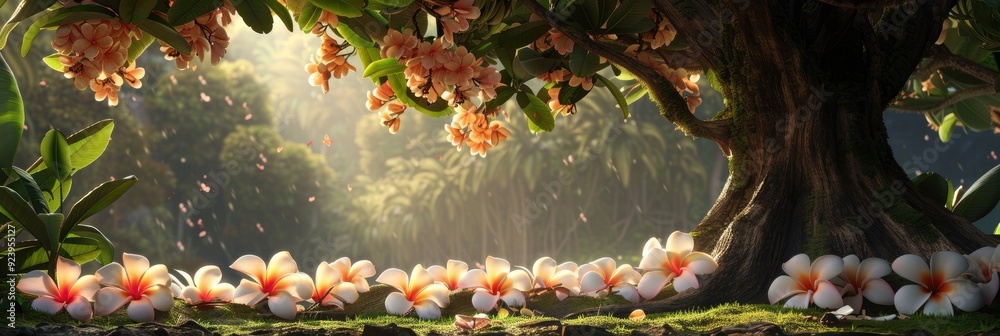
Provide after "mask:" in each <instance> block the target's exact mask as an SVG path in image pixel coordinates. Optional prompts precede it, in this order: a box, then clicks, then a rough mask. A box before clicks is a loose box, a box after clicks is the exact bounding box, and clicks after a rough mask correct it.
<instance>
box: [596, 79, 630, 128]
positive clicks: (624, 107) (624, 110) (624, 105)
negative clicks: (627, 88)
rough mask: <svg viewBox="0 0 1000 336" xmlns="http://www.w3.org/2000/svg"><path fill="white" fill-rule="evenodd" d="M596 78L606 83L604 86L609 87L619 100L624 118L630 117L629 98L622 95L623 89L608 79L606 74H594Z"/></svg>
mask: <svg viewBox="0 0 1000 336" xmlns="http://www.w3.org/2000/svg"><path fill="white" fill-rule="evenodd" d="M594 78H597V80H599V81H601V83H604V87H607V88H608V92H611V96H613V97H615V101H616V102H618V108H619V109H621V110H622V118H623V119H628V117H629V111H628V100H626V99H625V96H624V95H622V91H621V89H619V88H618V86H617V85H615V84H614V83H612V82H611V80H610V79H607V78H605V77H604V76H601V75H594Z"/></svg>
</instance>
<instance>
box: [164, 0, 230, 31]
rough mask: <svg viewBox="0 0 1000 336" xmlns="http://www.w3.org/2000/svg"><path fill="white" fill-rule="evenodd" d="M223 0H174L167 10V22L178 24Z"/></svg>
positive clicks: (213, 8)
mask: <svg viewBox="0 0 1000 336" xmlns="http://www.w3.org/2000/svg"><path fill="white" fill-rule="evenodd" d="M222 3H223V0H175V1H174V3H173V4H172V5H170V9H169V10H167V22H170V24H171V25H173V26H180V25H183V24H185V23H188V22H191V21H194V19H196V18H198V17H199V16H202V15H205V14H207V13H209V12H211V11H214V10H216V9H218V8H219V7H220V6H222Z"/></svg>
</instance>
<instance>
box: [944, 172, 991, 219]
mask: <svg viewBox="0 0 1000 336" xmlns="http://www.w3.org/2000/svg"><path fill="white" fill-rule="evenodd" d="M997 203H1000V165H998V166H996V167H993V169H990V170H989V171H988V172H986V174H983V176H982V177H980V178H979V179H978V180H976V182H975V183H973V184H972V186H970V187H969V189H968V190H967V191H966V192H965V193H964V194H963V195H962V197H961V198H960V199H959V200H958V203H956V204H955V209H954V210H953V211H952V212H954V213H955V214H957V215H959V216H962V217H964V218H965V219H968V220H969V221H970V222H975V221H977V220H980V219H982V218H983V217H986V215H988V214H989V213H990V212H991V211H993V208H995V207H996V206H997Z"/></svg>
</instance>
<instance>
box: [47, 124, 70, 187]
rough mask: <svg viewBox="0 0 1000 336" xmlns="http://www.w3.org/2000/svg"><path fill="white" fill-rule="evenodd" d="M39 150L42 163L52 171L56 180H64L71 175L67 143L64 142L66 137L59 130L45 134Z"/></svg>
mask: <svg viewBox="0 0 1000 336" xmlns="http://www.w3.org/2000/svg"><path fill="white" fill-rule="evenodd" d="M39 149H40V150H41V152H42V161H43V162H45V165H46V166H48V167H50V168H52V169H54V172H55V176H56V178H58V179H59V180H64V179H66V178H67V177H69V175H70V174H72V173H73V161H72V158H71V156H70V149H69V143H67V142H66V136H65V135H63V134H62V132H60V131H59V130H49V131H48V132H46V133H45V137H44V138H42V145H41V146H40V147H39Z"/></svg>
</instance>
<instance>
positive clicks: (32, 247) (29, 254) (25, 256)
mask: <svg viewBox="0 0 1000 336" xmlns="http://www.w3.org/2000/svg"><path fill="white" fill-rule="evenodd" d="M14 260H15V263H16V264H17V271H16V272H17V273H28V272H31V271H35V270H44V269H46V268H47V267H48V262H49V253H48V251H46V250H45V249H44V248H42V245H40V244H39V242H37V241H26V242H18V243H17V249H16V250H14Z"/></svg>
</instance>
